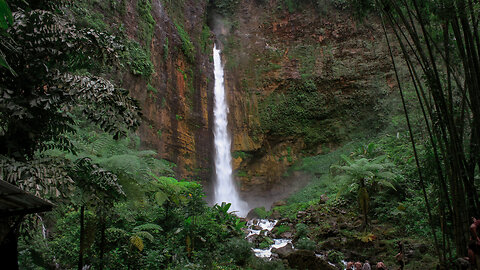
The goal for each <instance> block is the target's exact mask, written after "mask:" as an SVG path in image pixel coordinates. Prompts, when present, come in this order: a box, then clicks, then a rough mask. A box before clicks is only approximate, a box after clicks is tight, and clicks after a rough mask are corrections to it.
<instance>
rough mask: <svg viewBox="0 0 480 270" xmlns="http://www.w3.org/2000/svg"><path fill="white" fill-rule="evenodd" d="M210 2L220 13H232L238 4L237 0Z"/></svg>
mask: <svg viewBox="0 0 480 270" xmlns="http://www.w3.org/2000/svg"><path fill="white" fill-rule="evenodd" d="M211 2H212V3H213V5H214V7H215V8H216V10H217V11H218V12H220V13H221V14H223V15H232V14H233V13H234V12H235V9H236V8H237V6H238V3H239V0H216V1H211Z"/></svg>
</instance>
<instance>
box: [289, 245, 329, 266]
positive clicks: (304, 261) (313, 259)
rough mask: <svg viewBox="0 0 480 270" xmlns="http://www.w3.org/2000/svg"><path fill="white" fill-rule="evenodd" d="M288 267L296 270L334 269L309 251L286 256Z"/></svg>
mask: <svg viewBox="0 0 480 270" xmlns="http://www.w3.org/2000/svg"><path fill="white" fill-rule="evenodd" d="M287 260H288V265H289V266H290V267H292V268H296V269H309V270H334V269H335V267H333V266H331V265H330V264H328V262H327V261H325V260H324V259H322V258H320V257H317V256H316V255H315V252H313V251H311V250H296V251H294V252H292V253H290V254H289V255H288V256H287Z"/></svg>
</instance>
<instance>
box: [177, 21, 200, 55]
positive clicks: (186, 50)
mask: <svg viewBox="0 0 480 270" xmlns="http://www.w3.org/2000/svg"><path fill="white" fill-rule="evenodd" d="M175 27H176V28H177V31H178V35H179V36H180V39H181V40H182V51H183V54H184V55H185V56H186V57H187V59H188V60H189V61H190V62H193V61H195V47H194V46H193V43H192V41H191V40H190V35H189V34H188V33H187V31H185V29H184V28H183V25H182V24H179V23H175Z"/></svg>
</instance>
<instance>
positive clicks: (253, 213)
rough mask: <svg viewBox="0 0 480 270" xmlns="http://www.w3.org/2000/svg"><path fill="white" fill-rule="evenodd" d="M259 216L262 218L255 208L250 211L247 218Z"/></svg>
mask: <svg viewBox="0 0 480 270" xmlns="http://www.w3.org/2000/svg"><path fill="white" fill-rule="evenodd" d="M259 218H260V216H259V215H258V214H257V212H255V208H254V209H252V210H250V212H248V214H247V217H246V219H249V220H250V219H259Z"/></svg>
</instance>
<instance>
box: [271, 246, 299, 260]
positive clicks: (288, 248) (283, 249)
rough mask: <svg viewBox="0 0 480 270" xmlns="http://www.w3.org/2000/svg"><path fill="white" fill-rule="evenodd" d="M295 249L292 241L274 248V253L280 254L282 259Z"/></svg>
mask: <svg viewBox="0 0 480 270" xmlns="http://www.w3.org/2000/svg"><path fill="white" fill-rule="evenodd" d="M293 251H294V249H293V246H292V244H291V243H288V244H287V245H286V246H284V247H281V248H272V253H276V254H278V257H279V258H280V259H285V258H287V257H288V255H290V253H292V252H293Z"/></svg>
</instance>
